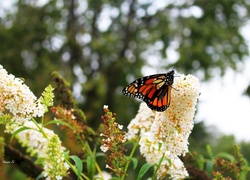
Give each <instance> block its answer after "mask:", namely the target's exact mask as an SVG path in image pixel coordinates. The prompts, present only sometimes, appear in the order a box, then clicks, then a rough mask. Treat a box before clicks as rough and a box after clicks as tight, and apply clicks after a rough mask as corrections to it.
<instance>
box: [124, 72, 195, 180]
mask: <svg viewBox="0 0 250 180" xmlns="http://www.w3.org/2000/svg"><path fill="white" fill-rule="evenodd" d="M172 86H173V88H174V89H172V91H171V103H170V107H169V108H168V109H167V110H166V111H164V112H155V111H151V110H150V109H149V108H148V107H147V105H146V104H145V103H142V104H141V106H140V109H139V111H138V114H137V115H136V117H135V118H134V119H133V120H132V121H131V123H130V124H129V126H128V130H129V131H128V138H129V139H132V138H135V137H137V136H139V137H140V141H139V144H140V152H141V154H143V155H144V156H145V158H146V160H147V162H148V163H151V164H158V163H159V162H160V160H161V158H163V161H162V162H161V166H160V168H159V170H158V171H157V175H158V178H160V179H161V178H163V177H165V176H166V175H169V176H170V178H171V179H176V180H177V179H183V178H185V177H187V176H188V172H187V170H186V169H185V167H184V164H183V162H182V161H181V160H180V159H179V156H181V155H183V156H184V155H185V154H186V153H187V152H188V137H189V135H190V133H191V131H192V129H193V126H194V125H193V118H194V113H195V110H196V108H195V106H196V103H197V100H198V97H199V93H200V89H199V80H198V79H197V78H196V77H194V76H192V75H187V76H185V75H179V76H178V77H176V78H175V81H174V84H173V85H172ZM170 162H171V163H170Z"/></svg>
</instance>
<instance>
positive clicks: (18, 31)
mask: <svg viewBox="0 0 250 180" xmlns="http://www.w3.org/2000/svg"><path fill="white" fill-rule="evenodd" d="M248 12H249V4H248V3H247V2H246V1H245V0H237V1H219V0H210V1H207V0H204V1H201V0H197V1H182V2H180V1H178V2H177V1H176V2H172V1H164V2H161V4H159V2H158V1H136V0H126V1H121V0H109V1H101V0H85V1H77V0H61V1H57V0H49V1H47V2H45V3H44V4H39V3H38V2H36V1H25V0H18V1H17V3H16V4H15V11H7V12H6V13H5V16H4V17H2V18H1V19H0V48H1V53H0V64H2V65H3V66H4V68H6V69H7V70H8V71H9V72H10V73H13V74H15V75H16V76H20V77H23V78H24V79H25V80H26V83H27V84H28V85H29V86H30V87H31V89H32V90H33V91H34V92H35V94H36V95H40V93H41V91H42V90H43V89H44V87H46V86H47V84H49V79H50V75H51V73H52V72H53V71H58V72H59V73H60V74H61V75H62V76H63V77H64V78H65V79H67V80H68V81H69V82H71V85H72V88H73V92H74V95H75V97H76V99H77V100H78V101H79V106H80V107H81V108H82V109H83V111H84V113H85V115H86V117H87V120H88V122H89V124H91V125H92V126H93V127H94V128H96V126H97V125H98V124H99V123H100V117H101V114H102V106H103V105H104V104H108V105H109V106H110V109H112V110H113V111H114V112H116V113H117V114H118V118H117V119H118V121H120V122H122V124H124V125H127V124H128V122H129V120H130V119H131V118H133V116H134V115H135V113H136V112H137V109H138V108H137V107H138V104H139V103H136V101H135V100H132V99H125V98H124V97H123V96H122V93H121V90H122V88H123V87H124V86H125V85H127V84H128V83H129V82H130V81H131V80H134V79H135V78H138V77H141V76H142V69H143V67H145V66H148V67H151V68H158V69H157V71H158V72H166V71H167V70H169V69H171V68H173V67H175V69H177V71H179V72H183V73H193V74H195V75H197V76H198V77H199V78H200V80H208V79H209V78H212V77H213V76H214V75H215V74H214V73H220V74H221V75H223V74H224V72H225V70H226V68H228V67H230V68H233V69H234V70H237V65H238V63H239V62H241V63H244V61H243V59H244V57H245V56H247V55H248V47H247V44H246V42H245V40H244V37H242V35H241V34H240V31H239V30H240V28H241V27H242V26H244V24H245V22H246V20H247V19H248V18H249V13H248ZM173 51H174V52H176V56H173V55H172V53H170V52H173ZM211 72H212V73H211ZM200 125H201V130H200V132H199V129H196V130H197V132H196V133H195V134H196V135H198V136H196V138H197V137H198V138H200V135H199V133H201V134H203V135H204V137H203V138H204V139H206V138H207V139H209V137H210V135H209V133H208V134H207V132H205V130H204V129H205V127H203V125H202V124H200ZM203 130H204V132H202V131H203ZM197 140H198V141H199V142H200V141H201V140H200V139H197ZM205 142H206V141H205Z"/></svg>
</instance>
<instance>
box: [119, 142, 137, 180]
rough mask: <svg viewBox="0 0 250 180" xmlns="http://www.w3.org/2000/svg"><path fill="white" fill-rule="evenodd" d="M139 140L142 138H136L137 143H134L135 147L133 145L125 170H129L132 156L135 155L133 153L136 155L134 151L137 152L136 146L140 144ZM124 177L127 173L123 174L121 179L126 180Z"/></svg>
mask: <svg viewBox="0 0 250 180" xmlns="http://www.w3.org/2000/svg"><path fill="white" fill-rule="evenodd" d="M139 140H140V138H138V139H137V140H136V143H135V145H134V147H133V149H132V151H131V153H130V155H129V161H128V162H127V163H126V165H125V168H124V171H125V172H127V170H128V167H129V164H130V161H131V159H132V157H133V155H134V153H135V150H136V148H137V146H138V144H139ZM124 178H125V174H123V175H122V177H121V180H124Z"/></svg>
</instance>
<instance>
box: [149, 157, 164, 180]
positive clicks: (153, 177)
mask: <svg viewBox="0 0 250 180" xmlns="http://www.w3.org/2000/svg"><path fill="white" fill-rule="evenodd" d="M164 156H165V153H163V154H162V157H161V159H160V162H159V164H158V165H157V166H156V167H157V168H156V169H155V171H154V174H153V176H152V179H153V180H154V179H156V173H157V171H158V170H159V168H160V166H161V163H162V161H163V160H164Z"/></svg>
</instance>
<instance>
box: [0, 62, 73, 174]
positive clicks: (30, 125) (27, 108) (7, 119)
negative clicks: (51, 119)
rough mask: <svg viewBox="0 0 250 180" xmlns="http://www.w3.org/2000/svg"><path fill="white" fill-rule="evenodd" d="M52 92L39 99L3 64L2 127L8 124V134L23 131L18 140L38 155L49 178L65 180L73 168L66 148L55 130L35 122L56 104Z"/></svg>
mask: <svg viewBox="0 0 250 180" xmlns="http://www.w3.org/2000/svg"><path fill="white" fill-rule="evenodd" d="M52 90H53V88H52V87H51V86H48V87H47V88H46V89H45V91H44V95H46V97H43V96H41V97H42V98H40V99H37V97H36V96H35V95H34V94H33V93H32V91H30V89H29V87H28V86H26V85H25V84H24V82H23V80H22V79H20V78H16V77H15V76H13V75H12V74H8V72H7V71H6V70H5V69H4V68H3V67H2V66H1V65H0V124H4V125H5V132H6V133H10V134H13V133H15V132H18V131H20V132H18V133H17V134H16V135H15V138H16V139H17V140H18V141H19V142H20V144H21V145H22V146H25V147H27V151H28V152H29V153H30V154H31V155H36V157H37V158H38V159H40V160H41V162H42V163H41V164H42V165H44V171H43V175H44V176H45V177H46V179H62V178H63V176H65V175H67V170H68V169H69V166H68V165H67V164H66V163H65V159H64V154H63V152H64V150H65V148H64V147H62V146H61V141H60V139H59V138H58V136H57V135H56V134H55V133H54V132H53V131H52V130H49V129H47V128H45V127H43V126H42V125H41V124H39V123H37V122H36V121H35V120H34V118H36V117H42V116H43V115H44V113H45V112H46V108H47V106H48V105H52V104H51V103H53V100H52V99H53V98H48V97H49V96H50V97H53V93H52ZM50 93H51V94H50ZM44 98H45V99H44ZM40 100H42V101H44V102H46V103H47V104H44V103H42V102H41V101H40Z"/></svg>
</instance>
